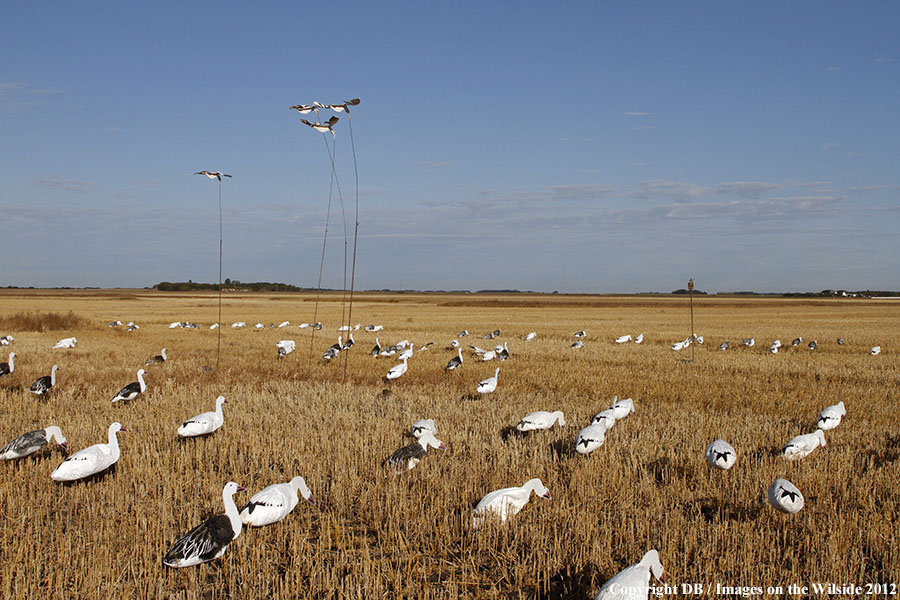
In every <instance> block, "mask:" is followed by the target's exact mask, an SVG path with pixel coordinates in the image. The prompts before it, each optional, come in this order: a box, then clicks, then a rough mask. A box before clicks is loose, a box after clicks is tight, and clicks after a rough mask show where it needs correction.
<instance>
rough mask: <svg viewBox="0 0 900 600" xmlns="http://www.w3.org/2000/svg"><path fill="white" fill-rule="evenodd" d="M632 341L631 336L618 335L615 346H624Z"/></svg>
mask: <svg viewBox="0 0 900 600" xmlns="http://www.w3.org/2000/svg"><path fill="white" fill-rule="evenodd" d="M631 340H632V337H631V335H620V336H619V337H617V338H616V343H617V344H624V343H625V342H630V341H631Z"/></svg>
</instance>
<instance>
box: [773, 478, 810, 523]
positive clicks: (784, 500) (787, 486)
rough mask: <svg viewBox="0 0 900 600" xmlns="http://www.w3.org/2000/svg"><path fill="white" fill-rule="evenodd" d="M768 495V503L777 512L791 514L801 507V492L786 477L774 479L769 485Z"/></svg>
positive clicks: (798, 510)
mask: <svg viewBox="0 0 900 600" xmlns="http://www.w3.org/2000/svg"><path fill="white" fill-rule="evenodd" d="M768 497H769V504H771V505H772V506H773V507H774V508H775V510H777V511H779V512H783V513H787V514H789V515H793V514H795V513H797V512H800V509H802V508H803V494H801V493H800V490H799V489H798V488H797V486H795V485H794V484H793V483H791V482H790V481H788V480H787V479H776V480H775V483H773V484H772V485H770V486H769V492H768Z"/></svg>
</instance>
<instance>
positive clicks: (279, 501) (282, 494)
mask: <svg viewBox="0 0 900 600" xmlns="http://www.w3.org/2000/svg"><path fill="white" fill-rule="evenodd" d="M298 491H299V492H300V495H301V496H303V498H304V499H305V500H307V501H309V502H311V503H313V504H315V501H314V500H313V497H312V492H311V491H309V488H308V487H307V485H306V480H305V479H303V478H302V477H294V478H293V479H291V480H290V481H288V482H287V483H276V484H273V485H270V486H268V487H265V488H263V489H261V490H260V491H258V492H256V493H255V494H253V496H251V497H250V502H248V503H247V505H246V506H244V508H243V509H242V510H241V521H242V522H243V523H244V525H251V526H253V527H262V526H263V525H271V524H272V523H277V522H278V521H280V520H282V519H283V518H285V517H286V516H288V515H289V514H290V513H291V511H292V510H294V507H295V506H297V503H298V502H299V498H298V497H297V492H298Z"/></svg>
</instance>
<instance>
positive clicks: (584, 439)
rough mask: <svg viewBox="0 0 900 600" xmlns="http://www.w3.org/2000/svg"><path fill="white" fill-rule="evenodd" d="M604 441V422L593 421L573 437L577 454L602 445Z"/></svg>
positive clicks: (591, 450) (590, 450) (588, 451)
mask: <svg viewBox="0 0 900 600" xmlns="http://www.w3.org/2000/svg"><path fill="white" fill-rule="evenodd" d="M604 441H606V424H605V423H594V424H593V425H588V426H587V427H585V428H584V429H582V430H581V431H579V432H578V437H577V438H576V439H575V451H576V452H578V453H579V454H589V453H591V452H593V451H594V450H596V449H597V448H599V447H600V446H602V445H603V442H604Z"/></svg>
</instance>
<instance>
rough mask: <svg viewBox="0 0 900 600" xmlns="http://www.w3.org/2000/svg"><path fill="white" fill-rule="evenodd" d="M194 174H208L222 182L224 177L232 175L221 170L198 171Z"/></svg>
mask: <svg viewBox="0 0 900 600" xmlns="http://www.w3.org/2000/svg"><path fill="white" fill-rule="evenodd" d="M194 175H206V176H207V177H209V178H210V179H218V180H219V183H222V178H223V177H231V175H229V174H228V173H222V172H221V171H197V172H196V173H194Z"/></svg>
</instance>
